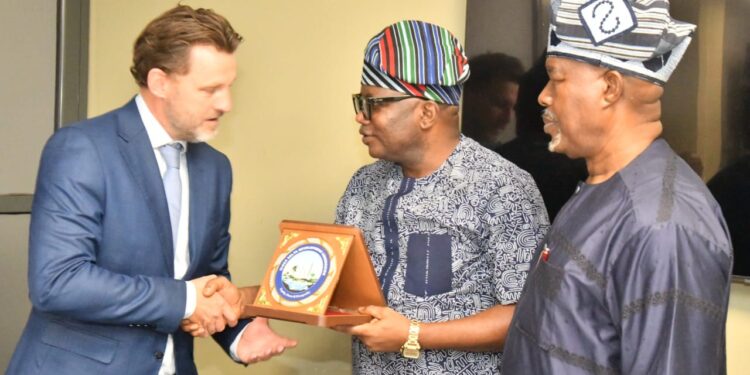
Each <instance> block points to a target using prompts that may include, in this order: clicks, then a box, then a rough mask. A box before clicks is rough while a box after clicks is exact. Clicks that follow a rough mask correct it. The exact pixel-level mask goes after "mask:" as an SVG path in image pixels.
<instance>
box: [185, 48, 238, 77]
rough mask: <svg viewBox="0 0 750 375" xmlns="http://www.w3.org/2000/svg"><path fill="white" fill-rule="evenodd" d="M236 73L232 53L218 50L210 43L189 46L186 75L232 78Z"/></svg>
mask: <svg viewBox="0 0 750 375" xmlns="http://www.w3.org/2000/svg"><path fill="white" fill-rule="evenodd" d="M236 73H237V61H236V60H235V57H234V54H232V53H228V52H224V51H220V50H218V49H217V48H216V47H214V46H211V45H195V46H193V47H190V54H189V55H188V71H187V73H185V75H186V76H191V77H194V78H200V79H202V80H216V81H226V80H229V81H231V80H233V79H234V77H235V75H236Z"/></svg>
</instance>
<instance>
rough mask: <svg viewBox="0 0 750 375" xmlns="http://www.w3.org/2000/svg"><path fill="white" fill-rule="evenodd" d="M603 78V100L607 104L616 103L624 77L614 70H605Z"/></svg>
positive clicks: (619, 96)
mask: <svg viewBox="0 0 750 375" xmlns="http://www.w3.org/2000/svg"><path fill="white" fill-rule="evenodd" d="M602 79H603V80H604V84H605V87H604V93H603V98H604V102H605V103H606V104H607V105H611V104H614V103H616V102H617V101H618V100H620V98H621V97H622V94H623V92H624V89H625V77H623V76H622V73H620V72H618V71H616V70H607V71H606V72H604V76H603V77H602Z"/></svg>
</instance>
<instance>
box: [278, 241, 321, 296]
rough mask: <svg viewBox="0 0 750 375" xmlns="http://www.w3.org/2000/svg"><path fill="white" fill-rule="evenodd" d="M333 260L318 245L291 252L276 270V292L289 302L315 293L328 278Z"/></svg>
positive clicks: (303, 246) (305, 246)
mask: <svg viewBox="0 0 750 375" xmlns="http://www.w3.org/2000/svg"><path fill="white" fill-rule="evenodd" d="M330 263H331V259H330V256H329V255H328V251H326V249H324V248H323V246H320V245H318V244H311V243H308V244H304V245H301V246H299V247H297V248H296V249H294V250H292V251H291V252H289V255H287V256H286V257H285V258H284V260H282V261H281V263H280V264H279V268H277V269H276V276H275V279H276V291H278V292H279V294H280V295H281V296H282V297H283V298H284V299H286V300H288V301H299V300H301V299H305V298H307V297H310V296H311V295H312V294H313V293H315V292H316V291H317V290H318V289H319V288H320V286H321V285H323V282H324V281H325V280H326V277H328V270H329V267H330Z"/></svg>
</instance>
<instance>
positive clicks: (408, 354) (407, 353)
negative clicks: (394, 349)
mask: <svg viewBox="0 0 750 375" xmlns="http://www.w3.org/2000/svg"><path fill="white" fill-rule="evenodd" d="M401 355H403V356H404V357H405V358H411V359H417V358H419V349H412V348H407V347H403V348H401Z"/></svg>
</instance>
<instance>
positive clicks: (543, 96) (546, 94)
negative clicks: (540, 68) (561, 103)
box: [536, 82, 552, 107]
mask: <svg viewBox="0 0 750 375" xmlns="http://www.w3.org/2000/svg"><path fill="white" fill-rule="evenodd" d="M549 90H550V89H549V82H547V84H546V85H544V89H543V90H542V92H540V93H539V96H538V97H537V98H536V100H537V102H539V105H541V106H542V107H549V106H550V105H551V104H552V96H551V95H550V91H549Z"/></svg>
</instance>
